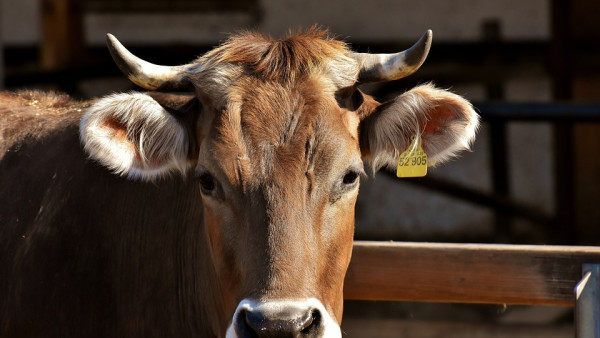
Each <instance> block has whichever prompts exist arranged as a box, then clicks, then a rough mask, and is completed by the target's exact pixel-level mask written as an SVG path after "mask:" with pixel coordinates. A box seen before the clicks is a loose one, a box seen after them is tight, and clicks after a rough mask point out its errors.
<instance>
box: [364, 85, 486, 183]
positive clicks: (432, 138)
mask: <svg viewBox="0 0 600 338" xmlns="http://www.w3.org/2000/svg"><path fill="white" fill-rule="evenodd" d="M436 109H440V110H445V111H446V112H448V113H449V115H451V116H452V117H453V118H452V119H445V118H439V117H436V116H430V113H431V112H433V111H435V110H436ZM376 114H377V116H372V117H369V118H371V120H370V121H368V122H367V123H369V125H368V126H367V127H366V128H364V131H365V132H366V133H368V135H367V139H368V145H367V146H368V149H369V150H370V154H371V156H370V158H368V159H367V160H369V161H370V163H371V167H372V169H373V172H376V171H377V170H379V169H380V168H382V167H388V168H389V169H395V168H396V165H397V161H398V156H399V154H400V153H402V152H403V151H404V150H406V148H407V147H408V145H409V144H410V137H411V136H412V135H417V136H420V137H421V139H422V144H423V148H425V150H426V152H427V155H428V158H429V162H430V163H432V164H437V163H441V162H444V161H447V160H449V159H451V158H452V157H454V156H456V155H457V154H458V153H459V152H460V151H462V150H467V149H469V148H470V145H471V143H472V142H473V140H474V139H475V134H476V131H477V128H478V126H479V115H478V114H477V113H476V112H475V110H474V109H473V106H472V105H471V104H470V103H469V102H468V101H467V100H465V99H464V98H462V97H461V96H459V95H456V94H453V93H451V92H449V91H446V90H442V89H438V88H435V87H434V86H433V85H430V84H426V85H422V86H418V87H415V88H413V89H412V90H410V91H408V92H406V93H404V94H402V95H400V96H399V97H397V98H396V99H395V100H394V101H393V102H392V103H391V104H389V105H388V106H386V108H384V110H383V111H380V112H378V113H376ZM436 118H438V120H436ZM427 121H434V122H431V123H438V124H443V128H440V130H438V131H436V133H429V132H427V131H426V130H425V131H424V130H422V127H423V125H425V124H426V123H427ZM365 122H366V121H365Z"/></svg>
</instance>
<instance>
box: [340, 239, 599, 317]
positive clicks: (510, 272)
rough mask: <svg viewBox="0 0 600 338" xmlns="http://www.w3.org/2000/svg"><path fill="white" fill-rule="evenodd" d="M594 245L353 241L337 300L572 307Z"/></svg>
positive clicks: (595, 255)
mask: <svg viewBox="0 0 600 338" xmlns="http://www.w3.org/2000/svg"><path fill="white" fill-rule="evenodd" d="M584 263H600V247H570V246H536V245H494V244H438V243H435V244H434V243H393V242H368V241H355V243H354V251H353V253H352V260H351V262H350V267H349V269H348V273H347V275H346V280H345V286H344V297H345V298H346V299H353V300H390V301H425V302H452V303H488V304H511V305H558V306H573V304H574V295H573V290H574V287H575V285H576V284H577V283H578V282H579V281H580V280H581V268H582V265H583V264H584Z"/></svg>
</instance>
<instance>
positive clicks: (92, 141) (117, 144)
mask: <svg viewBox="0 0 600 338" xmlns="http://www.w3.org/2000/svg"><path fill="white" fill-rule="evenodd" d="M79 130H80V138H81V141H82V143H83V145H84V148H85V150H86V151H87V153H88V154H89V156H90V157H91V158H93V159H95V160H97V161H98V162H100V163H101V164H102V165H104V166H106V167H107V168H109V169H110V170H112V171H113V172H115V173H117V174H120V175H126V176H127V177H129V178H133V179H143V180H154V179H157V178H160V177H162V176H165V175H167V174H169V173H171V172H179V173H181V174H182V175H185V174H186V171H187V169H188V166H189V164H188V160H187V158H188V147H189V143H188V140H187V134H186V131H185V129H184V128H183V127H182V126H181V125H180V124H179V122H178V121H177V120H176V118H175V117H173V116H172V115H171V114H169V113H168V112H167V111H166V110H165V109H164V108H163V107H162V106H161V105H160V104H158V102H156V101H155V100H154V99H152V98H151V97H150V96H148V95H145V94H142V93H121V94H113V95H110V96H107V97H105V98H103V99H101V100H99V101H97V102H96V103H94V104H93V105H92V106H91V107H90V108H89V109H88V110H87V111H86V113H85V115H84V117H83V119H82V120H81V124H80V128H79Z"/></svg>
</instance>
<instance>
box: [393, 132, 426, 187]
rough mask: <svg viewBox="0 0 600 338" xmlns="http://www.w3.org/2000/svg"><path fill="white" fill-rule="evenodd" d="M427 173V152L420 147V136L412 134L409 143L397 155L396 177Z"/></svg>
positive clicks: (421, 175) (419, 175)
mask: <svg viewBox="0 0 600 338" xmlns="http://www.w3.org/2000/svg"><path fill="white" fill-rule="evenodd" d="M425 175H427V154H425V152H424V151H423V148H421V137H418V136H415V135H413V136H412V137H411V142H410V145H409V146H408V149H406V150H405V151H404V152H403V153H402V154H400V157H398V169H397V170H396V176H398V177H423V176H425Z"/></svg>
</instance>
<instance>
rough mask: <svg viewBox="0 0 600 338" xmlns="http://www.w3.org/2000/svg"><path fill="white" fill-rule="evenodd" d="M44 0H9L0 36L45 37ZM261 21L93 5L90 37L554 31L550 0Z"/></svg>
mask: <svg viewBox="0 0 600 338" xmlns="http://www.w3.org/2000/svg"><path fill="white" fill-rule="evenodd" d="M40 3H41V1H38V0H3V3H2V6H3V11H2V17H1V18H0V19H1V22H2V32H3V35H2V39H3V41H4V42H5V43H6V44H7V45H23V44H35V43H37V42H38V41H39V39H40V29H41V28H40V20H39V12H40ZM259 7H260V12H261V13H262V15H261V19H260V21H259V22H257V21H256V18H255V16H254V15H253V14H252V13H250V14H244V13H238V14H219V15H217V14H203V13H190V14H168V15H163V14H136V15H115V14H99V13H94V14H90V15H87V16H86V19H85V27H86V39H87V41H88V42H89V43H92V44H103V43H104V36H105V34H106V33H107V32H112V33H113V34H115V35H117V36H119V37H120V39H122V40H123V41H128V42H131V43H136V42H138V43H147V42H155V43H165V42H167V43H173V42H189V43H214V42H217V41H219V40H220V39H221V38H222V37H223V36H224V33H227V32H231V31H235V30H236V29H239V28H242V27H248V26H250V27H251V28H256V29H258V30H260V31H262V32H266V33H270V34H273V35H280V34H282V33H284V32H286V31H287V30H288V29H289V28H290V27H299V26H302V27H307V26H311V25H313V24H315V23H318V24H321V25H324V26H326V27H329V28H331V30H332V31H333V32H335V33H336V34H339V35H340V36H342V37H351V38H352V39H353V40H364V41H372V42H377V41H395V40H401V41H404V40H413V39H415V37H418V36H420V34H422V33H423V32H424V31H425V30H426V29H433V31H434V33H435V38H436V40H439V41H442V40H452V41H457V40H458V41H471V40H478V39H479V38H480V37H481V31H480V24H481V22H482V21H485V20H490V19H494V20H498V21H500V22H501V24H502V26H503V27H504V35H505V37H506V38H507V39H514V40H543V39H547V38H548V37H549V28H548V27H549V22H548V20H549V13H548V11H549V5H548V1H546V0H529V1H521V0H503V1H497V0H452V1H446V0H421V1H410V0H372V1H357V0H348V1H345V0H332V1H320V0H305V1H294V0H262V1H260V3H259Z"/></svg>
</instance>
